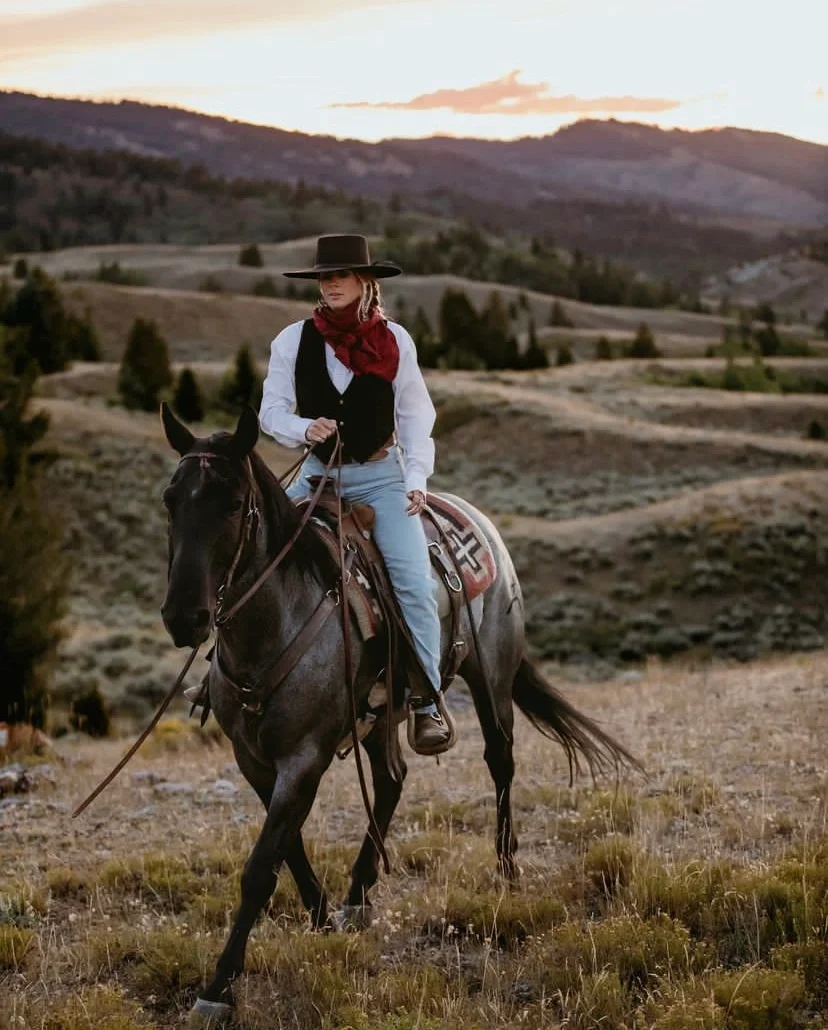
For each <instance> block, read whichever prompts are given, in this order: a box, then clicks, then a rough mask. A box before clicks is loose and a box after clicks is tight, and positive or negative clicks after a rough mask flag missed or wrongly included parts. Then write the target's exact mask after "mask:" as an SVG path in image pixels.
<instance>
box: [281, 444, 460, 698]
mask: <svg viewBox="0 0 828 1030" xmlns="http://www.w3.org/2000/svg"><path fill="white" fill-rule="evenodd" d="M324 472H325V466H324V465H323V464H322V462H321V461H320V460H319V459H318V458H316V457H315V456H314V455H313V454H309V455H308V457H307V458H306V459H305V461H304V462H303V463H302V467H301V468H300V469H299V475H298V476H297V478H296V481H295V482H294V483H293V484H292V485H291V486H290V487H289V488H288V491H287V493H288V496H289V497H291V498H293V499H294V500H298V499H299V498H300V497H307V496H309V495H310V494H311V493H312V492H313V491H312V489H311V486H310V484H309V483H308V480H307V477H308V476H321V475H324ZM338 474H339V473H338V471H337V470H336V469H331V471H330V473H329V475H330V477H331V478H333V479H334V480H335V479H336V476H337V475H338ZM341 475H342V497H343V500H346V501H349V502H350V503H351V504H370V505H371V507H372V508H373V509H374V511H375V513H376V521H375V523H374V540H375V541H376V544H377V547H378V548H379V550H380V552H381V554H382V556H383V558H384V559H385V565H386V567H387V569H388V575H389V576H390V578H391V585H392V586H393V588H394V592H395V594H396V596H397V600H398V602H399V605H400V609H401V611H402V613H403V617H404V618H405V621H406V623H407V625H408V629H409V631H410V633H411V637H412V639H413V641H414V646H415V647H416V649H417V654H418V655H419V658H420V661H421V662H422V664H423V668H424V669H425V671H426V673H427V675H428V677H429V679H430V680H431V682H432V684H433V685H434V689H435V690H439V689H440V616H439V615H438V613H437V587H436V584H435V581H434V579H433V578H432V575H431V562H430V560H429V556H428V542H427V541H426V536H425V533H424V531H423V527H422V523H421V520H420V519H419V518H418V517H417V516H416V515H408V514H407V513H406V510H405V509H406V508H407V507H408V503H409V502H408V498H407V497H406V490H405V480H404V477H403V469H402V463H401V460H400V453H399V450H398V448H397V447H396V446H392V447H390V448H389V451H388V455H387V457H385V458H381V459H380V460H379V461H366V462H365V463H364V464H361V465H360V464H354V465H343V466H342V470H341Z"/></svg>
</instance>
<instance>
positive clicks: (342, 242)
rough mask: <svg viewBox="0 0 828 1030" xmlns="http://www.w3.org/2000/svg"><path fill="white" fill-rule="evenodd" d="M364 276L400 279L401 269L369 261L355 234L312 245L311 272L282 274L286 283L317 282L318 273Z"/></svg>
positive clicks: (321, 239) (365, 244)
mask: <svg viewBox="0 0 828 1030" xmlns="http://www.w3.org/2000/svg"><path fill="white" fill-rule="evenodd" d="M345 269H348V270H349V271H352V272H365V273H366V274H368V275H371V276H373V277H374V278H375V279H389V278H390V277H391V276H392V275H400V273H401V272H402V269H401V268H400V267H398V266H397V265H395V264H393V262H391V261H371V255H370V254H369V253H368V241H367V240H366V239H365V237H364V236H357V235H356V234H355V233H349V234H343V235H331V236H320V237H319V239H318V240H317V241H316V257H315V259H314V265H313V268H303V269H302V270H301V271H299V272H282V275H286V276H287V277H288V279H318V278H319V275H320V273H321V272H340V271H344V270H345Z"/></svg>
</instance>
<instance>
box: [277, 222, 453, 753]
mask: <svg viewBox="0 0 828 1030" xmlns="http://www.w3.org/2000/svg"><path fill="white" fill-rule="evenodd" d="M401 271H402V269H400V268H398V267H397V266H396V265H393V264H391V263H390V262H384V261H378V262H374V263H372V262H371V259H370V257H369V254H368V244H367V241H366V240H365V237H364V236H356V235H347V236H320V237H319V239H318V240H317V244H316V260H315V263H314V266H313V268H309V269H304V270H303V271H300V272H285V273H284V275H286V276H288V277H289V278H292V279H316V280H318V282H319V290H320V294H321V297H320V300H319V302H318V303H317V305H316V307H315V308H314V311H313V317H312V318H309V319H307V320H306V321H304V322H295V323H294V324H293V325H289V326H288V327H287V328H286V329H283V330H282V332H281V333H279V335H278V336H277V337H276V339H275V340H274V341H273V343H272V344H271V347H270V364H269V366H268V371H267V378H266V379H265V382H264V395H263V398H262V407H261V411H260V412H259V421H260V423H261V426H262V429H263V430H264V431H265V432H266V433H269V434H270V435H271V436H273V437H274V438H275V439H276V440H278V442H279V443H281V444H283V445H284V446H286V447H297V446H299V445H301V444H303V443H312V444H315V445H316V447H315V450H314V452H313V454H310V455H308V457H307V458H306V459H305V461H304V463H303V464H302V468H301V472H300V475H299V478H298V479H297V480H296V482H295V483H294V485H293V486H291V487H290V489H289V490H288V494H289V495H290V496H291V497H293V498H294V499H296V498H299V497H305V496H308V495H309V494H310V492H311V488H310V485H309V483H308V477H310V476H318V475H322V474H323V473H324V466H325V462H327V461H328V459H329V458H330V456H331V453H332V450H333V447H334V445H335V437H334V434H335V432H336V429H337V427H338V428H339V433H340V437H341V440H342V446H343V455H342V462H343V466H344V467H343V468H342V471H341V480H342V496H343V498H344V499H345V500H346V501H349V502H351V503H353V504H360V503H361V504H370V505H371V506H372V507H373V508H374V511H375V513H376V521H375V524H374V539H375V540H376V544H377V547H378V548H379V549H380V551H381V552H382V556H383V558H384V559H385V564H386V567H387V569H388V575H389V577H390V579H391V584H392V586H393V587H394V591H395V593H396V596H397V600H398V601H399V605H400V609H401V610H402V613H403V616H404V618H405V621H406V624H407V625H408V628H409V631H410V633H411V637H412V639H413V641H414V645H415V647H416V650H417V654H418V656H419V658H420V662H421V664H422V667H423V669H424V670H425V673H426V675H427V676H428V677H429V679H430V681H431V684H432V686H433V687H434V689H435V691H439V689H440V620H439V616H438V614H437V598H436V592H435V586H434V580H433V579H432V576H431V567H430V562H429V557H428V545H427V542H426V538H425V533H424V532H423V527H422V525H421V522H420V519H419V518H415V517H413V516H417V515H419V514H420V512H421V511H422V510H423V507H424V506H425V500H426V481H427V479H428V477H429V476H430V475H431V473H432V472H433V471H434V442H433V440H432V439H431V430H432V427H433V425H434V418H435V412H434V405H433V404H432V403H431V398H430V397H429V395H428V390H427V389H426V385H425V382H424V381H423V376H422V373H421V372H420V369H419V367H418V365H417V353H416V350H415V348H414V342H413V340H412V339H411V337H410V335H409V334H408V332H407V331H406V330H405V329H403V327H402V326H401V325H397V324H396V323H395V322H389V321H388V320H387V319H386V317H385V313H384V312H383V310H382V298H381V294H380V286H379V282H378V280H379V279H385V278H389V277H391V276H394V275H399V274H400V272H401ZM331 474H333V473H331ZM409 705H410V706H411V707H412V708H413V709H414V746H415V750H417V751H419V752H421V753H422V754H429V755H434V754H439V753H440V752H441V751H444V750H446V748H447V746H448V745H449V741H450V736H451V732H450V730H449V727H448V726H447V725H446V723H445V721H444V720H443V719H442V717H441V716H440V713H439V711H438V710H437V707H436V705H435V704H434V703H433V702H427V701H424V700H423V699H422V698H417V697H414V696H412V697H411V698H410V699H409Z"/></svg>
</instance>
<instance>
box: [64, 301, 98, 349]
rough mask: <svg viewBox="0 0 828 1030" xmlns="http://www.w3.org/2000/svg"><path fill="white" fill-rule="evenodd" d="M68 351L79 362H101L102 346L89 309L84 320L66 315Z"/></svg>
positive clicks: (76, 316)
mask: <svg viewBox="0 0 828 1030" xmlns="http://www.w3.org/2000/svg"><path fill="white" fill-rule="evenodd" d="M66 335H67V349H68V351H69V355H70V356H71V357H72V358H77V359H78V360H79V361H100V360H101V345H100V343H99V341H98V334H97V332H96V331H95V326H94V325H93V324H92V319H91V317H90V315H89V309H88V308H87V311H86V314H85V315H84V317H83V318H81V317H80V316H79V315H73V314H72V313H71V312H69V313H68V314H67V315H66Z"/></svg>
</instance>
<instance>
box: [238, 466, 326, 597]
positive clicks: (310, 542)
mask: <svg viewBox="0 0 828 1030" xmlns="http://www.w3.org/2000/svg"><path fill="white" fill-rule="evenodd" d="M249 457H250V467H251V469H252V472H253V478H254V480H255V481H256V485H257V486H258V487H259V491H260V492H261V497H262V501H261V503H262V508H263V510H262V518H263V519H264V521H265V524H266V526H267V531H268V537H269V539H271V540H272V541H273V545H272V548H273V550H274V553H275V551H276V550H277V549H278V548H280V547H282V546H283V545H284V544H286V543H287V542H288V540H289V539H290V538H291V536H292V535H293V533H294V532H295V531H296V529H297V527H298V526H299V522H300V521H301V512H300V511H299V510H297V508H296V505H295V504H294V503H293V501H292V500H291V499H290V498H289V497H288V495H287V494H286V493H285V491H284V489H283V488H282V485H281V483H280V482H279V480H278V478H277V477H276V476H275V475H274V474H273V472H271V470H270V468H269V467H268V466H267V465H266V464H265V462H264V460H263V459H262V457H261V456H260V455H259V454H258V452H257V451H256V450H255V449H254V450H253V451H251V452H250V455H249ZM289 560H290V561H291V563H292V564H293V565H295V566H296V567H298V568H299V569H301V571H303V572H304V573H306V574H308V575H310V576H312V577H313V578H314V579H316V580H317V581H318V582H319V583H322V584H323V585H325V586H331V585H333V583H334V582H335V581H336V579H337V577H338V575H339V569H338V568H337V565H336V563H335V562H334V560H333V557H332V556H331V552H330V551H329V550H328V548H327V547H326V546H325V544H324V542H323V541H322V539H321V538H320V536H319V533H318V531H317V530H316V528H315V527H314V525H313V523H308V525H306V526H305V528H304V529H303V530H302V532H301V533H300V534H299V537H298V539H297V540H296V543H295V544H294V545H293V547H292V549H291V551H290V559H289Z"/></svg>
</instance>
